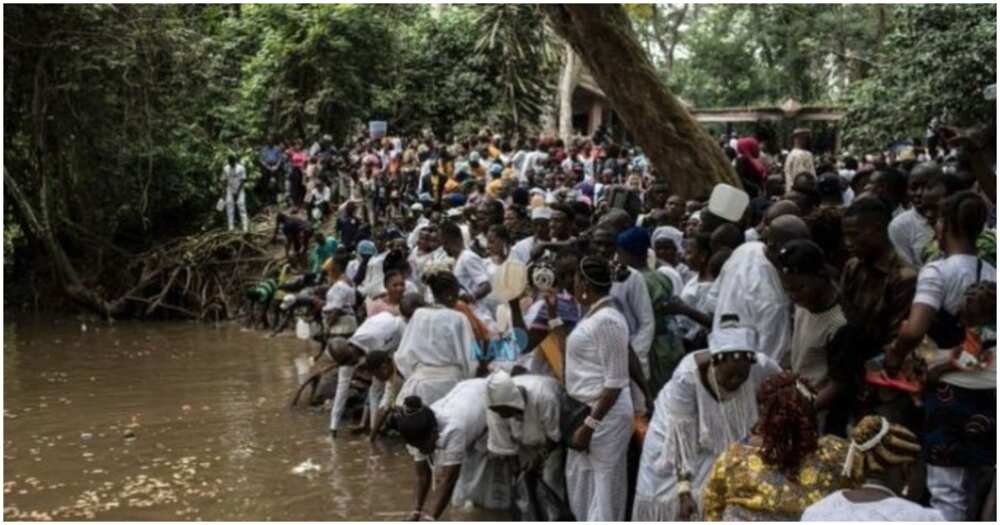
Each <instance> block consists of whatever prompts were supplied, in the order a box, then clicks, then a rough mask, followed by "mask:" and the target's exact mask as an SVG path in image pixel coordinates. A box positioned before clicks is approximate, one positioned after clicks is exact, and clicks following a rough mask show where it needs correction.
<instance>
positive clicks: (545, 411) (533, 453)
mask: <svg viewBox="0 0 1000 525" xmlns="http://www.w3.org/2000/svg"><path fill="white" fill-rule="evenodd" d="M564 395H565V394H564V393H563V390H562V387H561V386H560V385H559V382H558V381H557V380H556V379H555V378H554V377H551V376H543V375H533V374H522V375H517V376H514V377H511V376H510V374H508V373H507V372H506V371H504V370H497V371H495V372H493V373H492V374H490V376H489V377H488V378H487V383H486V396H487V402H488V404H489V407H490V410H489V413H488V414H487V416H486V423H487V426H488V427H489V432H488V433H487V441H486V449H487V450H488V451H489V452H490V453H491V454H495V455H497V456H515V457H517V460H518V467H519V468H518V471H519V472H521V473H523V474H524V475H525V481H526V482H527V483H528V487H529V490H531V491H532V492H533V491H534V487H535V486H536V485H537V483H538V482H539V480H541V481H543V482H545V483H546V484H547V485H548V486H549V488H550V489H552V490H553V491H554V492H555V493H556V494H557V495H559V496H560V497H562V498H565V486H566V478H565V474H564V472H563V461H562V458H563V457H564V454H563V453H562V449H561V448H560V446H559V443H560V439H561V436H562V433H561V432H560V427H559V423H560V419H559V415H560V409H561V405H562V400H563V396H564ZM530 504H531V503H530V502H529V505H530ZM536 510H537V509H536ZM534 519H544V518H542V517H541V516H538V515H535V516H534Z"/></svg>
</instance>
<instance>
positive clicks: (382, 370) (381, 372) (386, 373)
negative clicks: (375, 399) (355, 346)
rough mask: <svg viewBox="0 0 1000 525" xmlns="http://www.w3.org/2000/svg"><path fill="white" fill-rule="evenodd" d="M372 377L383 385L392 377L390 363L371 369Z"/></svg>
mask: <svg viewBox="0 0 1000 525" xmlns="http://www.w3.org/2000/svg"><path fill="white" fill-rule="evenodd" d="M372 376H373V377H374V378H375V379H378V380H379V381H381V382H383V383H385V382H386V381H388V380H389V378H391V377H392V361H386V362H385V363H384V364H382V365H381V366H379V367H376V368H375V369H373V370H372Z"/></svg>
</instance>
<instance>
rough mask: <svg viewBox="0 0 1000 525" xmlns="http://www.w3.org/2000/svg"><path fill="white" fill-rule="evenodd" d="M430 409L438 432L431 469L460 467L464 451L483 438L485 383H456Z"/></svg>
mask: <svg viewBox="0 0 1000 525" xmlns="http://www.w3.org/2000/svg"><path fill="white" fill-rule="evenodd" d="M430 408H431V411H433V412H434V416H435V418H436V419H437V428H438V440H437V443H436V449H435V451H434V456H435V457H434V465H435V466H438V465H440V466H451V465H461V464H462V462H464V461H465V452H466V450H468V449H470V448H472V447H473V446H474V445H475V444H476V442H477V441H479V440H480V439H481V438H482V437H483V436H485V435H486V413H487V412H488V411H489V408H488V407H487V406H486V379H485V378H476V379H466V380H465V381H461V382H459V383H458V384H457V385H455V388H452V389H451V391H450V392H448V394H447V395H445V396H444V397H443V398H441V399H439V400H437V401H436V402H434V404H432V405H431V406H430ZM418 461H419V459H418Z"/></svg>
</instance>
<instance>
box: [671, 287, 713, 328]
mask: <svg viewBox="0 0 1000 525" xmlns="http://www.w3.org/2000/svg"><path fill="white" fill-rule="evenodd" d="M711 287H712V281H699V280H698V277H697V276H696V277H695V278H694V279H691V280H690V281H688V283H687V284H685V285H684V288H683V289H682V290H681V295H680V298H681V301H683V302H684V304H686V305H688V306H690V307H691V308H694V309H695V310H698V311H699V312H701V313H703V314H707V315H712V310H711V308H709V307H708V304H707V297H708V290H709V289H710V288H711ZM677 324H679V325H680V326H681V328H683V329H684V337H685V338H687V339H691V338H694V336H695V335H697V334H698V332H699V331H700V330H701V329H702V326H701V325H700V324H698V323H697V322H695V321H694V320H693V319H690V318H689V317H686V316H683V315H679V316H677Z"/></svg>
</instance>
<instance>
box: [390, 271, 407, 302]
mask: <svg viewBox="0 0 1000 525" xmlns="http://www.w3.org/2000/svg"><path fill="white" fill-rule="evenodd" d="M405 291H406V281H405V280H403V276H402V275H396V276H394V277H393V278H392V279H389V280H388V281H386V283H385V293H386V295H388V296H389V302H390V303H393V304H399V301H400V300H402V299H403V292H405Z"/></svg>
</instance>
